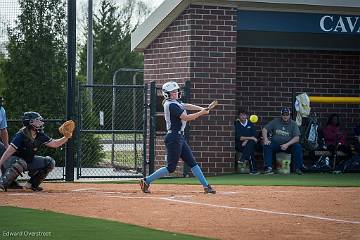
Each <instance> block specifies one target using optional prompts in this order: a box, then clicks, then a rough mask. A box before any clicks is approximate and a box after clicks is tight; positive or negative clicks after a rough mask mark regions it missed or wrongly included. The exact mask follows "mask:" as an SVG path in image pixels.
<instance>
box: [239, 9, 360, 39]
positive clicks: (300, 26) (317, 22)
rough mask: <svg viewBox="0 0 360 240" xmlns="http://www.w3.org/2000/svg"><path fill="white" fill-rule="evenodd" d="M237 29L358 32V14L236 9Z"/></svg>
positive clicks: (359, 20)
mask: <svg viewBox="0 0 360 240" xmlns="http://www.w3.org/2000/svg"><path fill="white" fill-rule="evenodd" d="M237 29H238V30H250V31H271V32H302V33H335V34H360V15H359V16H355V15H336V14H326V13H295V12H270V11H244V10H238V13H237Z"/></svg>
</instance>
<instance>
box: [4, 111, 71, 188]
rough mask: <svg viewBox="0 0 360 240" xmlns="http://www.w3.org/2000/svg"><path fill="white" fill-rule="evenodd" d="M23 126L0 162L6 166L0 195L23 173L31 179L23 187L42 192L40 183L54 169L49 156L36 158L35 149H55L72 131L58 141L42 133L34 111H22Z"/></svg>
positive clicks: (41, 120) (39, 117)
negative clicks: (45, 147) (26, 172)
mask: <svg viewBox="0 0 360 240" xmlns="http://www.w3.org/2000/svg"><path fill="white" fill-rule="evenodd" d="M22 123H23V127H22V128H21V129H20V130H19V131H18V132H17V133H16V134H15V136H14V138H13V140H12V142H11V143H10V145H9V147H8V148H7V149H6V151H5V152H4V154H3V155H2V157H1V159H0V167H1V166H4V167H5V173H4V174H3V175H2V176H1V178H0V192H1V191H6V190H7V187H8V186H9V185H10V184H11V183H12V182H13V181H14V180H15V179H16V178H17V177H18V176H19V175H21V174H22V173H23V172H25V171H28V174H29V176H30V179H29V180H28V181H27V182H26V184H25V186H24V188H25V189H31V190H33V191H42V190H43V189H42V187H40V184H41V183H42V181H43V180H44V179H45V178H46V176H47V175H48V174H49V173H50V172H51V171H52V170H53V169H54V167H55V160H54V159H53V158H51V157H49V156H46V157H43V156H37V155H36V152H37V150H38V148H39V147H40V146H41V145H45V146H47V147H50V148H58V147H60V146H62V145H64V144H65V143H66V142H67V141H68V139H69V138H71V137H72V132H71V133H70V134H66V135H67V136H66V137H65V136H64V137H62V138H59V139H52V138H50V137H49V136H47V135H46V134H45V133H44V131H43V129H44V121H43V118H42V117H41V115H40V114H39V113H37V112H25V113H24V115H23V117H22ZM64 135H65V134H64Z"/></svg>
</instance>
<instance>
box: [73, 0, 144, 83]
mask: <svg viewBox="0 0 360 240" xmlns="http://www.w3.org/2000/svg"><path fill="white" fill-rule="evenodd" d="M148 14H149V9H148V8H147V7H146V5H145V4H144V3H143V2H142V1H139V0H127V1H126V2H125V3H124V5H123V6H122V8H120V7H117V6H116V5H115V4H114V3H113V2H112V1H110V0H102V1H101V2H100V7H99V11H98V13H96V14H95V15H94V23H93V26H94V27H93V32H94V83H101V84H112V77H113V74H114V72H115V71H116V70H117V69H119V68H125V67H127V68H143V61H144V59H143V56H142V55H141V54H139V53H135V52H131V51H130V45H131V33H132V32H133V31H134V30H135V29H136V27H137V26H138V25H139V24H140V21H141V20H142V19H143V18H141V17H140V16H147V15H148ZM135 18H136V19H137V21H134V19H135ZM86 31H87V30H86ZM86 31H85V32H86ZM86 52H87V44H85V45H83V46H81V47H80V63H79V66H80V69H79V74H81V75H84V76H86Z"/></svg>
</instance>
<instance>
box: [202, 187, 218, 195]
mask: <svg viewBox="0 0 360 240" xmlns="http://www.w3.org/2000/svg"><path fill="white" fill-rule="evenodd" d="M204 193H205V194H208V193H212V194H215V193H216V191H215V189H213V188H212V187H211V185H208V186H207V187H206V188H204Z"/></svg>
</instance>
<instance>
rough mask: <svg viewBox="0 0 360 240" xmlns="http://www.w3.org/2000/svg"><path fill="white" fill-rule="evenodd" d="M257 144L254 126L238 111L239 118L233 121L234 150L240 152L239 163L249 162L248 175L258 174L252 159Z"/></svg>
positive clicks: (242, 111) (245, 114)
mask: <svg viewBox="0 0 360 240" xmlns="http://www.w3.org/2000/svg"><path fill="white" fill-rule="evenodd" d="M257 142H258V139H257V138H256V130H255V128H254V125H253V124H252V123H251V122H250V121H249V120H248V114H247V112H246V111H245V110H243V109H241V110H239V118H238V119H237V120H236V121H235V149H236V152H241V153H242V156H241V158H240V159H237V160H239V162H240V163H243V162H245V161H249V163H250V174H258V172H257V169H256V162H255V157H254V152H255V146H256V143H257Z"/></svg>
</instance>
